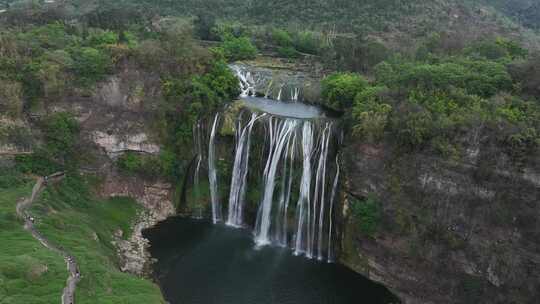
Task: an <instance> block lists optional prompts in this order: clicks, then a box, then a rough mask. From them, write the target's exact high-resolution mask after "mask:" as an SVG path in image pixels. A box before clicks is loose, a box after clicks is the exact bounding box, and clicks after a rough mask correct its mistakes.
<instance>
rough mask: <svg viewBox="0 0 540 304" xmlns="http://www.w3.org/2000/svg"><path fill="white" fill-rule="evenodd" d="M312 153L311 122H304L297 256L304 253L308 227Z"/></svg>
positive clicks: (297, 216) (295, 249) (297, 217)
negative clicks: (305, 234)
mask: <svg viewBox="0 0 540 304" xmlns="http://www.w3.org/2000/svg"><path fill="white" fill-rule="evenodd" d="M312 151H313V127H312V123H311V121H306V122H304V127H303V129H302V154H303V156H304V157H303V162H302V163H303V165H302V178H301V181H300V196H299V198H298V202H297V204H296V213H297V215H296V236H295V237H296V239H295V246H294V254H296V255H299V254H302V253H304V252H305V251H306V245H305V244H304V233H305V231H306V226H309V223H308V221H307V219H309V213H306V211H308V210H309V206H310V205H311V204H310V203H311V200H310V192H311V153H312Z"/></svg>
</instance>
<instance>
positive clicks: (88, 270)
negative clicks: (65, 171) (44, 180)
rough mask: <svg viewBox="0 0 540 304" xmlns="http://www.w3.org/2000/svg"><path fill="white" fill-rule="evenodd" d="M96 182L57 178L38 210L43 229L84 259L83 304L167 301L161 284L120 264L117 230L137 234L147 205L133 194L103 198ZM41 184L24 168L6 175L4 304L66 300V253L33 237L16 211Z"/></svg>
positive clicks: (0, 213)
mask: <svg viewBox="0 0 540 304" xmlns="http://www.w3.org/2000/svg"><path fill="white" fill-rule="evenodd" d="M91 181H92V179H91V178H85V177H80V176H76V175H68V176H67V177H66V179H65V180H63V181H62V182H60V184H58V185H53V184H50V185H49V186H48V187H47V188H46V190H45V191H44V192H43V193H41V194H40V196H39V197H38V199H37V201H36V202H34V204H33V207H32V208H31V210H30V213H31V214H32V215H33V217H34V218H35V221H36V227H37V229H38V230H39V231H40V233H42V234H43V235H45V237H47V238H48V239H49V240H51V241H52V242H53V243H54V244H58V245H60V246H62V247H63V248H64V249H65V250H67V251H68V252H70V253H71V254H72V255H73V256H74V257H75V258H76V260H77V263H78V264H79V266H80V269H81V273H82V280H81V282H80V283H79V284H78V285H77V292H76V298H77V302H78V303H120V302H122V303H124V302H125V303H162V302H163V300H162V296H161V293H160V291H159V288H158V287H157V286H155V285H154V284H152V283H150V282H148V281H145V280H141V279H140V278H137V277H135V276H132V275H130V274H126V273H122V272H120V270H118V269H119V266H118V257H117V255H116V248H115V246H114V245H113V244H112V241H113V240H114V238H113V235H115V234H116V233H117V231H122V235H123V236H124V237H128V236H129V235H130V234H131V225H132V224H133V221H134V220H135V217H136V216H137V211H138V210H139V209H140V207H139V206H138V205H137V204H136V203H135V202H134V201H133V200H131V199H127V198H114V199H109V200H102V199H97V198H95V197H94V196H93V194H92V190H91V189H92V182H91ZM33 185H34V180H33V179H31V178H29V177H26V176H24V175H22V174H21V173H19V172H17V171H13V170H11V171H3V172H2V173H0V227H2V229H1V230H0V235H1V236H2V242H3V248H4V249H5V250H2V252H0V260H1V263H0V300H1V301H2V303H36V304H37V303H55V302H58V301H59V299H60V296H61V294H62V290H63V288H64V286H65V282H66V278H67V277H68V272H67V270H66V266H65V262H64V259H63V257H62V256H60V255H59V254H57V253H55V252H53V251H51V250H49V249H47V248H45V247H43V245H42V244H40V243H39V242H38V241H37V240H35V239H34V238H32V236H31V235H30V233H28V231H25V230H24V229H23V227H22V226H23V221H22V219H19V218H18V217H17V215H16V212H15V205H16V203H17V202H18V201H20V200H21V199H22V197H23V196H24V197H29V195H30V193H31V191H32V186H33Z"/></svg>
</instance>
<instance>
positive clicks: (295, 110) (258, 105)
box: [242, 96, 325, 119]
mask: <svg viewBox="0 0 540 304" xmlns="http://www.w3.org/2000/svg"><path fill="white" fill-rule="evenodd" d="M242 100H243V101H244V103H245V104H246V106H247V107H248V108H251V109H253V110H256V111H260V112H264V113H268V114H272V115H277V116H282V117H290V118H298V119H315V118H321V117H324V116H325V115H324V112H323V111H322V110H321V109H320V108H319V107H316V106H312V105H308V104H304V103H300V102H284V101H279V100H272V99H268V98H262V97H251V96H249V97H243V98H242Z"/></svg>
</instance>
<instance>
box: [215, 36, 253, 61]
mask: <svg viewBox="0 0 540 304" xmlns="http://www.w3.org/2000/svg"><path fill="white" fill-rule="evenodd" d="M221 49H222V50H223V55H224V56H225V58H227V60H229V61H236V60H245V59H254V58H255V56H256V55H257V53H258V51H257V48H256V47H255V46H254V45H253V44H252V43H251V41H250V39H249V38H247V37H234V36H232V35H226V37H225V38H224V41H223V43H222V44H221Z"/></svg>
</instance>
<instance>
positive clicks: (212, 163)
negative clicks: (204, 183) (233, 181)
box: [208, 113, 222, 224]
mask: <svg viewBox="0 0 540 304" xmlns="http://www.w3.org/2000/svg"><path fill="white" fill-rule="evenodd" d="M218 123H219V113H217V114H216V116H215V117H214V123H213V125H212V132H211V133H210V142H209V144H208V182H209V185H210V199H211V200H212V222H213V223H214V224H216V223H218V222H220V221H222V214H221V205H220V202H219V197H218V182H217V170H216V147H215V140H216V131H217V126H218Z"/></svg>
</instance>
